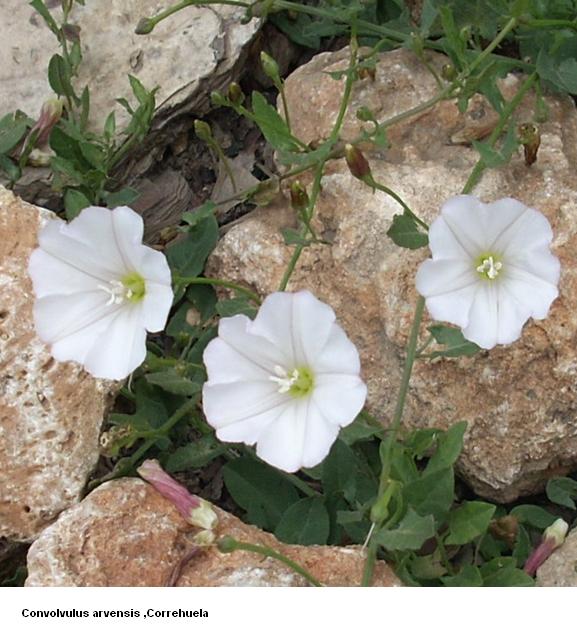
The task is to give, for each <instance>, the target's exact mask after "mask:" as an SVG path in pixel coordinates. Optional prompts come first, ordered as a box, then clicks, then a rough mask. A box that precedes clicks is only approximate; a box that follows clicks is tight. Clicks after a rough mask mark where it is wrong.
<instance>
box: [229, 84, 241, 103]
mask: <svg viewBox="0 0 577 628" xmlns="http://www.w3.org/2000/svg"><path fill="white" fill-rule="evenodd" d="M228 98H229V100H230V101H231V102H232V103H234V104H235V105H242V103H243V102H244V93H243V91H242V89H241V88H240V85H239V84H238V83H231V84H230V85H229V86H228Z"/></svg>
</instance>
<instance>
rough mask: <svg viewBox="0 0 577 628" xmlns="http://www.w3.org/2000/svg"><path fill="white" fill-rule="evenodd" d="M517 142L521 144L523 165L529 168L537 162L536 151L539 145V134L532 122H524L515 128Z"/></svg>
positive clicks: (537, 128)
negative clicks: (523, 155) (523, 156)
mask: <svg viewBox="0 0 577 628" xmlns="http://www.w3.org/2000/svg"><path fill="white" fill-rule="evenodd" d="M517 135H518V137H519V142H521V144H523V150H524V152H525V165H526V166H530V165H531V164H534V163H535V162H536V161H537V151H538V150H539V146H540V145H541V133H540V131H539V127H538V126H537V125H536V124H533V123H532V122H525V123H524V124H520V125H519V126H518V127H517Z"/></svg>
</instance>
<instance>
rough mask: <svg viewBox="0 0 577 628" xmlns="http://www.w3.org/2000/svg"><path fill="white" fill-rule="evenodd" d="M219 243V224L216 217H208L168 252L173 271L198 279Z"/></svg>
mask: <svg viewBox="0 0 577 628" xmlns="http://www.w3.org/2000/svg"><path fill="white" fill-rule="evenodd" d="M217 241H218V223H217V222H216V218H215V217H214V216H212V215H211V216H207V217H206V218H205V219H204V220H201V221H200V222H199V223H198V224H196V225H194V226H193V227H191V228H190V230H189V231H188V233H187V234H186V236H185V237H184V238H182V239H180V240H179V241H178V242H176V244H173V245H172V246H170V247H169V248H168V249H167V250H166V257H167V258H168V263H169V264H170V267H171V269H172V270H173V271H177V272H178V274H179V275H180V276H182V277H197V276H198V275H200V273H201V272H202V269H203V268H204V263H205V262H206V258H207V257H208V256H209V254H210V253H211V251H212V250H213V249H214V247H215V246H216V243H217Z"/></svg>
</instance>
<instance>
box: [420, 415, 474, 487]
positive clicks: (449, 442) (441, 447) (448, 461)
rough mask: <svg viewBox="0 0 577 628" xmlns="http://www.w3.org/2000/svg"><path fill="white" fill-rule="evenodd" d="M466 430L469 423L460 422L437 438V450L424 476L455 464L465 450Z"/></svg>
mask: <svg viewBox="0 0 577 628" xmlns="http://www.w3.org/2000/svg"><path fill="white" fill-rule="evenodd" d="M466 429H467V422H466V421H459V423H455V425H452V426H451V427H450V428H449V429H448V430H447V431H446V432H441V433H440V434H439V435H438V436H437V442H438V445H437V450H436V451H435V453H434V454H433V455H432V456H431V458H430V460H429V462H428V464H427V468H426V469H425V471H424V473H423V475H424V476H426V475H429V474H431V473H434V472H436V471H438V470H439V469H443V468H446V467H452V466H453V465H454V464H455V462H456V461H457V458H458V457H459V455H460V454H461V450H462V449H463V436H464V435H465V431H466Z"/></svg>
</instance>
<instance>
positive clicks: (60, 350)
mask: <svg viewBox="0 0 577 628" xmlns="http://www.w3.org/2000/svg"><path fill="white" fill-rule="evenodd" d="M143 228H144V226H143V222H142V218H141V217H140V216H139V215H138V214H137V213H136V212H135V211H133V210H132V209H130V208H129V207H117V208H116V209H113V210H110V209H106V208H104V207H87V208H86V209H84V210H83V211H82V212H81V214H80V215H79V216H78V217H77V218H75V219H74V220H72V221H71V222H70V223H66V222H64V221H62V220H60V219H56V220H50V221H49V222H48V224H46V226H45V227H44V228H43V229H42V230H41V232H40V234H39V237H38V240H39V248H37V249H36V250H35V251H34V252H33V253H32V256H31V257H30V263H29V265H28V272H29V273H30V276H31V277H32V282H33V284H34V292H35V294H36V302H35V304H34V322H35V326H36V331H37V333H38V335H39V336H40V338H41V339H42V340H44V341H45V342H46V343H48V344H49V345H51V352H52V355H53V356H54V358H56V359H57V360H59V361H68V360H72V361H74V362H79V363H80V364H82V365H83V366H84V368H85V369H86V370H87V371H88V372H89V373H91V374H92V375H94V376H95V377H103V378H107V379H117V380H118V379H123V378H124V377H126V376H127V375H129V374H130V373H131V372H132V371H133V370H134V369H135V368H136V367H137V366H139V365H140V364H141V363H142V362H143V360H144V358H145V356H146V330H149V331H161V330H162V329H164V326H165V324H166V319H167V317H168V312H169V310H170V307H171V305H172V298H173V294H172V288H171V276H170V269H169V267H168V263H167V261H166V258H165V257H164V255H163V254H162V253H160V252H159V251H155V250H153V249H151V248H150V247H148V246H144V245H143V244H142V234H143Z"/></svg>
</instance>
